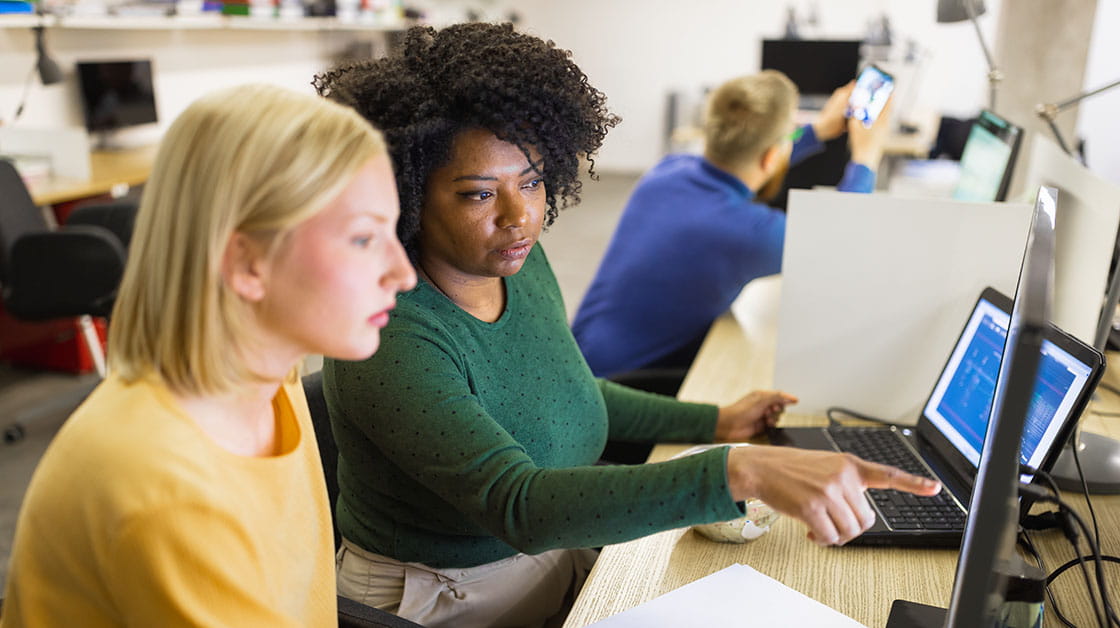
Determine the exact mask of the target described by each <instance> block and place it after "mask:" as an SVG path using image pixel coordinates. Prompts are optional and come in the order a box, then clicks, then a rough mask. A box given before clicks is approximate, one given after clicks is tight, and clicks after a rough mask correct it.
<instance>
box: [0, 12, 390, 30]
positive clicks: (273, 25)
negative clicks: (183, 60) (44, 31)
mask: <svg viewBox="0 0 1120 628" xmlns="http://www.w3.org/2000/svg"><path fill="white" fill-rule="evenodd" d="M40 25H42V26H47V27H50V28H68V29H85V30H257V31H262V30H263V31H379V32H380V31H399V30H403V29H405V28H406V27H407V26H408V25H407V24H406V23H405V22H403V21H401V22H398V23H395V24H380V23H368V22H365V21H356V22H342V21H339V20H338V19H337V18H333V17H303V18H259V17H250V16H240V15H197V16H173V17H164V16H126V15H104V16H102V15H98V16H92V15H91V16H85V15H67V16H56V15H25V14H20V15H0V28H31V27H33V26H40Z"/></svg>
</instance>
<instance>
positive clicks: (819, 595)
mask: <svg viewBox="0 0 1120 628" xmlns="http://www.w3.org/2000/svg"><path fill="white" fill-rule="evenodd" d="M748 289H749V288H748ZM762 292H763V296H764V297H765V296H767V295H769V297H770V298H773V297H774V296H776V292H775V291H774V290H769V289H767V290H763V291H762ZM737 310H738V311H739V312H740V317H741V318H744V319H745V321H744V324H743V325H740V324H739V322H738V321H736V319H735V318H733V317H731V316H730V315H729V314H725V315H724V316H722V317H721V318H720V319H719V320H717V321H716V323H715V325H714V326H713V327H712V330H711V331H710V332H709V334H708V337H707V339H706V340H705V342H704V345H703V347H702V348H701V350H700V353H699V355H698V356H697V359H696V362H695V364H694V366H693V368H692V370H691V371H690V372H689V374H688V377H687V379H685V382H684V385H683V387H682V388H681V393H680V397H681V398H682V399H689V400H694V401H708V402H715V403H727V402H731V401H733V400H735V399H737V398H738V397H740V396H741V395H742V394H743V393H745V392H746V391H748V390H751V389H754V388H764V387H767V386H769V385H770V383H771V382H772V381H773V363H774V336H775V331H776V327H775V323H776V319H775V317H774V311H775V310H776V308H771V307H766V306H761V307H757V308H755V309H753V310H752V309H751V308H744V309H738V308H737ZM744 312H746V313H747V314H748V315H749V316H747V317H744V316H743V313H744ZM1111 361H1112V362H1113V363H1114V364H1115V365H1117V366H1120V358H1117V357H1116V356H1111ZM1118 371H1120V368H1114V369H1112V370H1111V371H1110V372H1109V373H1107V374H1106V375H1105V381H1108V382H1111V383H1113V384H1116V383H1118V382H1120V373H1118ZM793 392H796V391H793ZM1099 397H1100V401H1098V402H1094V404H1093V405H1091V406H1090V409H1089V413H1090V416H1088V417H1087V418H1086V419H1085V422H1084V425H1085V426H1086V427H1088V428H1089V429H1091V430H1092V431H1096V432H1101V433H1106V434H1109V435H1110V436H1113V437H1120V426H1118V423H1120V419H1117V418H1111V419H1102V418H1101V417H1099V416H1095V415H1093V412H1102V411H1115V410H1116V409H1118V408H1120V399H1118V398H1117V397H1116V396H1114V395H1113V394H1112V393H1109V392H1106V391H1103V390H1102V391H1101V392H1100V394H1099ZM1106 406H1107V409H1106ZM794 408H796V406H794ZM824 423H825V420H824V418H823V417H814V416H805V415H797V414H787V415H785V416H784V417H783V419H782V424H783V425H823V424H824ZM684 448H685V446H681V445H674V446H668V445H660V446H658V447H657V448H655V449H654V451H653V454H652V455H651V457H650V459H651V460H662V459H665V458H668V457H670V456H672V455H673V454H675V453H676V452H679V451H681V450H683V449H684ZM1065 498H1066V500H1067V501H1071V502H1073V503H1074V504H1076V506H1077V509H1078V511H1079V513H1080V514H1082V516H1083V517H1084V518H1085V519H1086V521H1088V511H1087V509H1086V508H1085V506H1084V499H1081V498H1078V497H1074V496H1071V495H1066V496H1065ZM1093 504H1094V506H1095V508H1096V511H1097V517H1098V520H1099V522H1100V529H1101V531H1102V536H1103V537H1104V538H1103V539H1102V545H1103V547H1102V548H1101V551H1102V552H1103V553H1107V554H1112V555H1120V496H1096V497H1094V499H1093ZM1090 525H1091V524H1090ZM1034 538H1035V541H1036V543H1037V544H1038V545H1039V546H1040V549H1041V551H1042V554H1043V558H1044V559H1045V561H1046V563H1045V564H1046V568H1047V570H1052V569H1053V568H1055V567H1057V566H1059V565H1061V564H1062V563H1064V562H1065V561H1066V560H1068V559H1070V558H1072V557H1073V553H1072V551H1071V549H1070V548H1069V545H1068V543H1067V542H1066V541H1065V540H1064V539H1063V538H1062V537H1061V536H1060V535H1058V534H1056V533H1052V532H1048V533H1045V534H1044V533H1035V537H1034ZM956 561H957V551H956V550H945V549H938V550H921V549H902V548H886V547H842V548H820V547H817V546H816V545H814V544H813V543H811V542H809V541H808V540H806V539H805V527H804V526H803V525H802V524H801V523H800V522H798V521H795V520H793V519H790V518H788V517H783V518H781V519H780V520H779V521H778V522H777V523H776V524H775V525H774V527H773V528H772V529H771V531H770V533H769V534H767V535H766V536H763V537H762V538H760V539H759V540H757V541H754V542H752V543H746V544H742V545H736V544H724V543H715V542H712V541H709V540H707V539H704V538H703V537H701V536H699V535H697V534H695V533H693V532H690V531H688V530H687V529H681V530H670V531H667V532H661V533H659V534H654V535H651V536H648V537H645V538H641V539H637V540H634V541H631V542H629V543H621V544H618V545H611V546H608V547H606V548H604V549H603V552H602V555H601V556H600V557H599V560H598V562H597V564H596V565H595V568H594V570H592V572H591V575H590V577H589V579H588V581H587V584H586V585H585V586H584V588H583V591H582V592H581V593H580V596H579V598H578V599H577V600H576V604H575V607H574V608H573V609H572V612H571V614H570V615H569V617H568V621H567V622H566V623H565V624H564V626H565V627H566V628H574V627H577V626H586V625H588V624H591V623H594V622H596V621H599V620H601V619H603V618H606V617H609V616H611V615H614V614H616V613H619V612H622V611H624V610H626V609H628V608H631V607H633V606H637V605H638V604H641V603H643V602H646V601H648V600H651V599H653V598H655V597H657V596H659V595H662V594H664V593H667V592H669V591H671V590H673V589H676V588H677V587H680V586H682V585H685V584H688V583H689V582H692V581H693V580H696V579H698V578H702V577H704V576H707V575H709V574H712V573H714V572H716V571H719V570H720V569H723V568H725V567H727V566H729V565H732V564H734V563H743V564H746V565H750V566H751V567H753V568H755V569H757V570H758V571H760V572H762V573H764V574H767V575H768V576H770V577H772V578H775V579H777V580H779V581H781V582H783V583H784V584H786V585H787V586H789V587H792V588H793V589H796V590H798V591H800V592H802V593H804V594H806V595H808V596H809V597H812V598H814V599H816V600H819V601H820V602H823V603H824V604H826V605H828V606H830V607H832V608H834V609H836V610H838V611H840V612H841V613H844V614H845V615H848V616H850V617H852V618H854V619H855V620H857V621H859V622H861V623H863V624H865V625H867V626H870V627H879V626H884V625H885V624H886V621H887V615H888V614H889V612H890V605H891V602H892V601H893V600H895V599H906V600H911V601H915V602H922V603H926V604H934V605H938V606H942V607H944V606H947V605H948V603H949V596H950V594H951V592H952V586H953V575H954V572H955V569H956ZM1071 571H1072V572H1076V571H1077V569H1076V568H1074V569H1073V570H1071ZM1105 572H1106V574H1107V575H1106V577H1108V579H1109V584H1110V585H1111V587H1112V588H1111V590H1112V592H1113V596H1114V598H1115V595H1116V591H1120V566H1117V565H1115V564H1112V563H1106V566H1105ZM1083 587H1084V584H1083V582H1082V581H1081V576H1080V575H1079V574H1078V573H1069V572H1067V573H1066V574H1064V575H1063V576H1062V577H1061V578H1059V579H1058V580H1057V581H1056V583H1055V586H1054V587H1053V589H1054V591H1055V593H1056V595H1057V596H1058V603H1059V605H1060V607H1061V609H1062V612H1063V613H1065V614H1066V615H1067V616H1069V617H1070V618H1071V619H1072V620H1073V622H1074V623H1076V624H1077V625H1080V626H1095V625H1096V624H1095V621H1094V620H1093V619H1092V615H1091V611H1090V610H1089V601H1088V597H1087V596H1086V595H1085V594H1084V592H1083V590H1082V589H1083ZM747 610H749V609H744V611H745V612H746V611H747ZM1059 624H1060V622H1058V620H1057V619H1056V618H1055V617H1054V614H1053V612H1052V611H1050V610H1049V609H1048V612H1047V615H1046V622H1045V625H1046V626H1058V625H1059Z"/></svg>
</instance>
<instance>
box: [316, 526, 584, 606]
mask: <svg viewBox="0 0 1120 628" xmlns="http://www.w3.org/2000/svg"><path fill="white" fill-rule="evenodd" d="M597 556H598V552H596V551H595V550H589V549H577V550H552V551H549V552H544V553H543V554H537V555H532V556H531V555H528V554H517V555H515V556H511V557H509V558H506V559H503V560H499V561H495V562H492V563H487V564H485V565H479V566H477V567H465V568H449V569H435V568H432V567H428V566H427V565H422V564H420V563H402V562H400V561H398V560H394V559H392V558H389V557H387V556H382V555H380V554H375V553H373V552H369V551H366V550H364V549H362V548H360V547H358V546H357V545H355V544H354V543H352V542H350V541H348V540H346V539H342V548H341V549H339V550H338V556H337V559H336V562H335V568H336V573H337V576H338V594H339V595H342V596H344V597H347V598H350V599H352V600H355V601H357V602H361V603H362V604H366V605H367V606H374V607H376V608H380V609H382V610H386V611H389V612H391V613H395V614H397V615H399V616H401V617H404V618H407V619H410V620H412V621H414V622H416V623H419V624H422V625H424V626H427V627H428V628H440V627H442V626H448V627H454V628H489V627H495V628H497V627H506V626H508V627H514V626H517V627H521V626H533V627H538V626H544V627H552V626H556V627H559V626H560V625H561V624H563V623H564V618H565V617H567V615H568V611H569V610H570V609H571V605H572V602H573V601H574V600H575V596H576V594H578V593H579V590H580V587H582V586H583V581H584V580H585V579H586V578H587V572H589V571H591V566H592V565H594V564H595V558H596V557H597Z"/></svg>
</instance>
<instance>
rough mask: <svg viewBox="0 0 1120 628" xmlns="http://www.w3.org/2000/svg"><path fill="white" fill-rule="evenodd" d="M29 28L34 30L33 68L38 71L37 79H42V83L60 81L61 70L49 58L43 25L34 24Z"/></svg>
mask: <svg viewBox="0 0 1120 628" xmlns="http://www.w3.org/2000/svg"><path fill="white" fill-rule="evenodd" d="M31 30H33V31H35V69H37V70H38V71H39V80H41V81H43V85H53V84H55V83H61V82H62V70H61V69H60V68H59V67H58V64H57V63H55V60H54V59H52V58H51V55H50V53H48V52H47V46H46V38H45V37H44V31H45V30H46V29H44V28H43V26H41V25H40V26H35V27H33V28H32V29H31Z"/></svg>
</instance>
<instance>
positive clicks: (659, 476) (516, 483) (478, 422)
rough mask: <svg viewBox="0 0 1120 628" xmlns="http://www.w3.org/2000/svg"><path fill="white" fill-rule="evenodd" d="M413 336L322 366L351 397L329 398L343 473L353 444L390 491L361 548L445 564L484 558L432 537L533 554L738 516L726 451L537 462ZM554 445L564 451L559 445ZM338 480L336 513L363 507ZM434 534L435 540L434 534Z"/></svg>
mask: <svg viewBox="0 0 1120 628" xmlns="http://www.w3.org/2000/svg"><path fill="white" fill-rule="evenodd" d="M418 332H419V330H417V329H415V328H413V329H411V330H409V331H408V332H407V333H403V334H387V335H386V336H387V337H386V338H384V342H383V345H382V348H381V349H380V350H379V351H378V353H377V354H376V355H375V356H374V358H372V359H371V360H367V361H366V362H361V363H347V362H332V363H331V364H330V365H329V371H328V374H329V379H328V384H329V387H330V388H331V389H333V390H346V391H348V392H347V394H346V395H343V396H338V395H330V396H329V397H328V399H329V401H331V402H332V404H331V405H332V407H331V413H332V423H333V424H334V426H335V428H336V434H337V437H338V438H339V441H340V442H339V446H340V452H341V453H342V454H343V458H344V460H345V461H346V463H347V464H346V466H347V467H349V470H350V471H354V470H355V463H357V464H358V465H360V464H361V463H360V460H361V459H362V456H361V455H355V454H354V453H350V454H349V455H348V453H347V452H348V450H349V451H350V452H353V450H354V447H353V445H355V444H358V448H365V449H366V451H365V453H364V456H365V457H367V458H368V457H369V456H370V455H371V454H372V455H376V456H379V457H380V456H383V457H384V461H385V462H387V463H388V465H383V466H380V467H377V468H378V470H379V471H380V473H377V477H369V476H367V477H366V478H363V479H365V480H368V481H371V482H374V483H379V484H382V486H381V487H380V488H379V489H378V490H380V491H382V493H383V494H384V492H390V493H391V495H389V496H388V497H389V498H390V499H387V500H382V503H379V504H374V505H373V506H375V507H377V508H379V509H382V508H383V507H386V506H389V505H390V504H392V508H393V509H394V512H385V511H384V510H382V511H381V512H378V513H376V514H375V516H374V517H372V518H373V519H374V520H378V519H382V518H385V517H389V518H392V519H395V520H394V521H392V524H391V525H388V526H385V529H391V530H392V532H391V533H390V536H387V537H386V536H381V533H382V532H384V531H383V530H379V531H378V532H377V533H375V534H374V536H375V537H380V538H375V539H372V540H371V542H370V543H369V544H368V545H372V546H373V547H369V549H372V550H374V551H380V552H384V553H387V554H389V555H391V556H393V557H395V558H397V559H399V560H405V561H420V562H425V563H427V564H432V565H439V564H441V563H443V564H447V565H449V566H451V565H454V564H455V563H460V564H461V563H463V562H467V563H473V562H476V561H478V562H486V561H484V560H482V558H484V557H478V558H475V557H474V556H473V555H471V554H469V553H466V554H461V555H460V556H458V557H455V556H451V557H448V556H446V555H445V553H444V552H446V551H455V550H454V548H453V545H454V542H453V541H451V540H450V539H446V540H448V544H447V547H443V548H442V549H443V550H444V552H441V551H440V550H441V543H442V542H443V541H444V540H445V539H443V538H439V537H454V536H457V535H468V536H469V535H478V536H491V535H492V536H493V537H496V538H497V539H499V540H500V541H502V542H503V543H505V544H507V545H508V546H510V547H512V548H514V549H516V550H518V551H521V552H526V553H539V552H543V551H547V550H550V549H556V548H572V547H595V546H601V545H607V544H611V543H618V542H622V541H627V540H631V539H634V538H637V537H639V536H644V535H646V534H650V533H653V532H657V531H660V530H665V529H670V528H676V527H681V526H687V525H691V524H695V523H701V522H712V521H721V520H728V519H733V518H735V517H737V516H739V515H740V514H741V511H740V510H739V508H738V507H737V505H736V504H735V502H734V501H733V500H732V499H731V495H730V491H729V488H728V486H727V479H726V478H727V471H726V466H727V451H726V448H718V449H715V450H712V451H708V452H704V453H701V454H698V455H695V456H690V457H688V458H684V459H680V460H672V461H668V462H663V463H658V464H649V465H640V466H616V467H609V466H594V465H591V464H584V465H580V466H573V467H561V468H547V467H544V466H541V465H539V464H538V463H537V462H536V461H535V460H534V459H533V458H532V457H531V456H530V455H529V454H528V453H527V451H526V447H525V446H523V445H522V443H521V442H519V440H518V438H526V439H527V440H536V437H534V436H529V434H530V433H531V431H529V430H528V428H525V430H526V431H524V433H522V430H520V429H518V430H514V431H515V432H516V434H515V433H511V431H510V430H509V429H507V428H506V427H504V426H503V425H501V424H499V423H498V422H497V421H496V420H495V419H494V417H493V416H491V413H490V412H489V411H488V410H487V408H486V407H485V406H484V405H483V404H482V403H480V400H479V398H478V397H477V396H476V395H475V393H473V392H472V390H471V385H470V382H469V379H468V378H467V377H465V375H464V372H463V371H462V370H461V368H462V365H461V364H459V363H457V360H456V359H455V357H454V351H453V350H451V347H450V346H449V345H448V342H447V341H446V340H445V339H440V338H439V337H438V336H437V335H433V334H422V333H418ZM390 374H391V375H390ZM561 418H563V417H561ZM533 422H535V421H533ZM533 422H530V425H532V423H533ZM340 423H341V424H342V425H340ZM340 427H341V429H339V428H340ZM355 428H356V431H357V434H355ZM359 439H360V443H359ZM553 446H554V447H564V446H565V445H564V443H563V442H562V440H561V439H559V438H557V439H556V440H555V442H554V444H553ZM571 446H573V447H574V446H576V445H575V444H573V445H571ZM600 447H601V445H600ZM591 459H592V460H594V455H593V456H592V458H591ZM370 471H371V473H372V472H373V468H372V467H371V468H370ZM340 483H341V484H342V487H343V493H344V495H343V501H344V504H343V507H340V510H345V511H350V512H361V511H362V510H363V509H365V508H367V507H369V506H371V504H368V503H366V504H359V503H345V502H347V501H348V500H350V501H352V500H353V499H354V498H355V497H357V496H354V495H347V492H348V490H347V489H348V487H349V486H353V485H354V484H356V483H355V482H350V481H348V480H347V479H346V477H345V476H343V475H340ZM341 516H342V515H341V514H340V517H341ZM433 529H434V530H437V531H439V532H440V533H441V534H438V535H433V534H432V530H433ZM343 533H344V534H345V535H346V536H347V537H348V538H350V537H352V536H354V535H355V534H357V535H361V532H347V530H346V529H344V530H343ZM359 542H360V541H359ZM368 545H367V547H368ZM464 551H466V550H464ZM433 552H434V554H433ZM485 558H489V559H490V560H495V559H496V558H495V557H485Z"/></svg>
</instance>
